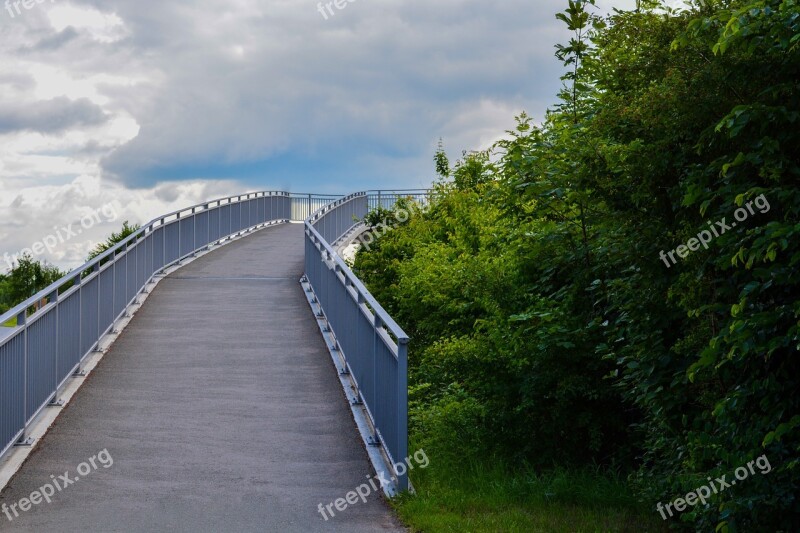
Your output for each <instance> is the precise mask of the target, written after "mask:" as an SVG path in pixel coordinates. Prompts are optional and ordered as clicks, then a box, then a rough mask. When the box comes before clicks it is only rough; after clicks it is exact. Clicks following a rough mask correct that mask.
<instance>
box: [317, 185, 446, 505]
mask: <svg viewBox="0 0 800 533" xmlns="http://www.w3.org/2000/svg"><path fill="white" fill-rule="evenodd" d="M429 194H430V193H429V191H413V192H412V191H372V192H370V193H366V192H361V193H356V194H352V195H350V196H347V197H344V198H342V199H339V200H337V201H335V202H333V203H332V204H330V205H328V206H326V207H324V208H322V209H320V210H319V211H317V212H316V213H315V214H314V215H312V216H311V217H309V218H308V220H306V222H305V233H306V256H305V261H306V278H307V280H308V283H309V284H310V286H311V289H312V290H313V292H314V295H315V298H316V301H317V303H318V304H319V307H320V309H321V310H322V313H323V314H324V319H325V320H326V321H327V325H328V327H329V328H330V331H331V332H332V333H333V336H334V337H335V339H336V346H334V347H332V348H333V349H334V350H335V351H336V352H338V355H339V356H340V358H341V360H342V362H343V364H344V367H345V371H346V372H347V373H348V374H349V375H350V378H351V381H352V383H353V387H354V388H355V394H356V398H357V400H358V401H359V402H362V403H363V404H364V408H365V411H366V412H367V415H368V416H369V419H370V425H371V426H372V431H373V435H371V437H370V440H371V441H372V442H373V443H374V444H380V445H382V446H383V447H384V451H385V453H386V455H387V456H388V459H389V461H390V463H391V465H395V464H398V463H401V462H402V461H403V460H404V459H405V458H406V457H407V456H408V344H409V338H408V335H406V333H405V332H404V331H403V330H402V328H400V326H398V325H397V323H396V322H395V321H394V320H393V319H392V317H391V316H389V314H388V313H387V312H386V311H385V310H384V309H383V307H381V305H380V304H379V303H378V302H377V301H376V300H375V298H374V297H373V296H372V295H371V294H370V293H369V291H368V290H367V288H366V287H365V286H364V284H363V283H362V282H361V280H359V279H358V277H356V275H355V274H354V273H353V271H352V270H350V268H349V267H348V266H347V264H346V263H345V262H344V261H343V260H342V259H341V258H340V257H339V255H338V254H337V253H336V251H335V250H334V248H333V246H334V245H335V243H336V242H337V241H338V240H339V239H340V238H341V237H342V236H344V235H346V234H348V233H349V232H350V230H351V229H353V228H354V226H356V225H358V224H359V221H360V220H361V219H363V218H364V216H365V215H366V214H367V212H368V211H370V210H372V209H375V208H376V207H378V206H381V207H383V208H386V209H388V208H390V207H391V206H392V205H394V203H395V202H397V200H398V199H399V198H406V197H411V198H414V199H415V200H417V201H420V202H424V201H427V199H428V195H429ZM394 477H395V479H396V480H397V489H398V490H399V491H403V490H407V489H408V474H407V472H405V471H403V472H402V473H401V472H397V471H396V470H395V471H394Z"/></svg>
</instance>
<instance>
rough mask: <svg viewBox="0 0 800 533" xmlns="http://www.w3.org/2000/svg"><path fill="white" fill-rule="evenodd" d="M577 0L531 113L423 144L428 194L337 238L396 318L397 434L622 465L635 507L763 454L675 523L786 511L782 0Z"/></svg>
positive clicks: (790, 212) (793, 515) (792, 51)
mask: <svg viewBox="0 0 800 533" xmlns="http://www.w3.org/2000/svg"><path fill="white" fill-rule="evenodd" d="M589 4H591V2H581V1H571V2H570V3H569V6H568V8H567V10H566V11H565V12H564V13H563V14H560V15H559V17H558V18H559V19H560V20H562V21H563V22H565V23H566V25H567V27H568V29H570V30H571V31H572V32H573V36H572V38H571V40H570V41H569V42H568V43H567V44H565V45H561V46H559V47H558V48H557V56H558V57H559V58H560V59H561V60H562V61H563V62H564V64H565V67H566V68H567V70H568V71H567V74H565V76H564V77H563V78H562V79H563V80H564V82H565V86H564V90H563V91H562V92H561V95H560V97H561V103H560V104H558V105H556V106H554V108H553V109H552V110H551V111H550V112H549V113H548V115H547V117H546V120H545V121H544V122H543V123H542V124H541V125H534V123H533V121H532V120H531V119H530V117H528V116H526V115H522V116H520V117H519V118H518V122H517V127H516V128H515V129H514V130H513V131H511V132H510V135H509V138H508V139H507V140H504V141H501V142H499V143H498V144H497V145H496V146H495V147H494V149H493V150H492V151H491V152H482V153H470V154H467V153H465V156H464V159H463V160H461V161H459V162H457V163H456V164H455V166H454V167H453V168H452V169H451V168H450V164H449V161H447V160H446V158H442V155H443V152H442V151H441V149H440V150H439V152H438V153H437V156H436V158H435V162H436V170H437V173H439V174H440V176H441V178H442V180H441V181H440V182H439V183H437V184H436V185H435V188H436V195H435V201H434V203H433V205H432V207H431V209H429V210H428V211H427V212H426V213H420V214H417V215H415V216H413V217H412V218H411V220H409V222H408V223H407V224H406V225H405V226H403V227H401V228H398V229H397V230H396V231H393V232H388V233H386V234H385V235H383V236H382V237H380V238H379V239H378V240H377V241H376V242H374V243H373V244H372V246H371V247H370V249H369V250H368V251H363V252H361V253H359V254H358V256H357V258H356V263H355V267H356V269H357V270H358V272H359V275H361V276H362V279H365V280H366V281H367V284H368V286H369V287H370V289H371V290H373V291H374V294H375V295H376V296H377V297H378V299H379V301H381V302H382V303H383V304H384V306H385V307H387V309H388V310H389V312H390V313H392V314H393V316H395V318H397V319H398V321H399V322H400V323H401V324H402V325H403V326H404V328H405V329H406V330H407V331H408V332H409V333H410V334H411V336H412V338H413V343H412V346H411V350H412V351H411V354H410V372H411V383H412V388H411V394H410V403H411V429H412V434H413V435H414V438H415V439H416V440H417V441H418V442H420V443H421V444H424V445H425V446H426V449H429V452H430V454H431V457H432V461H436V460H439V461H442V462H443V463H445V464H448V465H457V464H458V462H459V460H465V459H473V460H477V461H480V458H486V457H494V458H500V459H501V460H502V461H505V462H508V464H511V465H521V464H531V465H533V466H535V467H537V468H542V467H545V466H547V465H552V464H557V465H562V466H564V465H573V466H575V465H586V464H601V465H620V466H621V467H623V468H632V469H634V472H635V473H634V475H633V476H632V481H633V482H634V483H635V484H636V486H637V487H638V490H639V493H640V495H641V497H642V498H643V499H644V501H646V502H648V503H649V504H650V505H652V506H653V507H654V505H655V503H656V502H657V501H664V502H666V501H670V500H672V499H673V498H675V497H677V496H680V495H683V494H686V493H687V492H688V491H690V490H693V489H694V488H696V487H698V486H700V485H703V484H705V483H706V480H707V478H708V477H709V476H713V477H716V476H720V475H722V474H730V472H732V471H733V470H734V469H735V468H736V467H738V466H740V465H743V464H746V463H747V462H748V461H750V460H752V459H754V458H756V457H758V456H760V455H763V454H766V455H767V457H768V458H769V460H770V462H771V464H772V466H773V469H772V471H771V472H770V473H769V474H765V475H755V476H750V477H749V478H748V479H747V480H746V481H743V482H740V483H739V484H737V485H736V486H735V487H733V488H731V489H728V490H726V491H723V492H720V493H719V494H715V495H713V496H712V498H711V500H710V504H709V505H707V506H704V505H698V506H695V507H690V508H689V509H688V510H687V511H686V512H684V513H682V514H681V515H680V517H679V518H674V519H672V521H671V524H672V526H673V527H678V528H686V529H695V530H698V531H708V530H714V529H717V530H719V531H731V532H734V531H751V530H759V531H761V530H764V531H766V530H773V531H793V530H796V526H797V524H799V523H800V504H799V503H798V495H800V479H798V476H797V474H796V472H797V468H798V460H799V459H798V457H800V398H798V396H797V394H796V393H795V391H796V390H798V389H800V362H799V361H800V358H798V351H800V332H799V331H798V329H799V328H800V321H799V320H800V275H798V274H797V272H798V263H800V222H798V221H800V188H798V184H800V161H799V160H798V155H799V154H800V128H798V123H800V86H799V85H800V50H799V49H798V42H800V37H799V36H798V35H800V6H799V5H798V2H796V0H760V1H741V0H725V1H720V2H697V3H696V4H691V5H689V6H687V8H686V9H681V10H672V9H664V8H663V6H662V5H661V4H660V3H659V2H655V1H653V2H649V1H648V2H641V3H640V5H639V6H638V9H637V10H636V11H633V12H622V11H616V12H614V13H613V14H612V15H610V16H609V17H607V18H606V19H604V20H599V19H597V18H596V17H594V16H592V15H591V14H590V13H589V12H588V9H590V6H589ZM440 154H441V155H440ZM757 199H760V200H757ZM754 206H758V207H757V209H754ZM737 209H745V210H750V214H749V215H748V216H747V217H746V219H745V220H740V221H738V226H737V227H735V228H733V229H732V230H731V231H728V232H726V233H724V234H722V235H719V236H718V237H715V238H714V239H713V241H712V242H711V243H710V245H709V247H708V248H707V249H704V248H700V249H698V250H697V251H694V252H692V254H690V255H689V256H688V257H686V258H685V259H684V260H682V261H680V262H678V263H677V264H676V265H674V266H671V267H666V266H665V265H664V263H663V262H661V260H660V259H659V252H660V251H669V250H673V249H675V248H676V247H677V245H679V244H680V243H684V242H687V241H688V239H690V238H691V237H694V236H695V235H697V234H698V233H699V232H700V231H702V230H705V229H708V228H709V224H713V223H714V222H715V221H719V220H722V219H723V218H726V219H727V220H728V222H730V221H732V220H734V213H735V212H736V210H737Z"/></svg>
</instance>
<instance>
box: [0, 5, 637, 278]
mask: <svg viewBox="0 0 800 533" xmlns="http://www.w3.org/2000/svg"><path fill="white" fill-rule="evenodd" d="M599 3H600V4H601V6H602V7H601V9H602V10H605V11H607V10H608V9H610V6H611V5H612V3H613V4H614V5H617V6H619V7H629V6H627V5H626V4H631V3H632V0H625V1H624V2H611V0H603V1H601V2H599ZM347 6H348V7H347V8H346V9H344V10H341V11H337V12H336V14H335V16H333V17H328V19H327V20H326V19H325V18H324V17H322V16H321V15H320V13H319V12H318V11H317V2H316V1H313V0H309V1H308V2H298V1H297V0H194V1H193V2H190V3H187V2H149V3H144V4H143V3H142V2H141V1H134V0H57V1H56V2H54V3H50V2H44V3H42V4H36V6H35V8H33V9H30V10H27V11H25V12H24V13H22V14H21V15H18V16H16V17H14V18H13V19H12V18H10V17H8V16H6V15H7V14H6V13H5V11H0V26H2V29H1V30H0V35H2V37H0V54H2V56H3V62H2V63H0V102H3V103H2V104H0V210H2V212H3V215H0V246H2V248H3V249H4V250H9V251H10V250H13V249H16V248H17V247H18V246H24V245H25V244H26V242H29V241H31V240H33V239H36V238H38V237H37V235H39V234H40V233H41V232H42V231H44V230H45V229H46V226H47V224H49V223H50V222H49V221H50V218H51V217H52V218H53V219H54V220H55V222H53V223H56V222H59V221H63V220H64V218H65V217H66V218H69V217H74V216H75V215H78V214H79V211H80V210H81V209H84V208H93V207H94V208H96V207H98V206H99V205H102V204H103V203H105V202H106V201H107V199H108V198H112V199H114V200H115V201H116V202H118V204H119V205H118V207H119V209H120V212H121V213H123V215H121V216H123V217H129V218H131V219H132V220H136V221H143V220H144V218H146V217H147V216H151V215H152V216H155V215H156V214H157V213H156V211H157V210H158V209H172V208H174V207H179V206H178V205H176V204H177V203H179V202H181V201H184V202H189V203H195V202H200V201H202V200H204V199H207V198H206V197H204V195H206V194H210V193H212V192H213V193H214V194H215V195H217V196H224V195H227V194H238V193H240V192H242V190H240V189H242V188H246V189H250V190H256V189H285V190H286V189H288V190H295V191H302V192H316V191H319V192H349V191H352V190H357V189H367V188H377V187H383V188H392V187H421V186H425V185H427V184H428V183H430V180H431V179H432V178H433V165H432V161H431V158H432V155H433V152H434V150H435V148H436V143H437V141H438V139H439V138H440V137H442V138H443V139H444V142H445V146H446V147H447V148H448V151H449V153H450V154H449V155H450V156H451V158H456V157H458V156H460V154H461V151H462V150H470V149H476V148H485V147H487V146H489V145H490V144H491V143H492V142H493V141H495V140H496V139H498V138H500V137H501V136H502V135H503V134H504V132H505V130H508V129H510V128H513V126H514V122H513V117H514V115H516V114H518V113H520V112H521V111H527V112H528V113H529V114H530V115H532V116H533V117H534V119H536V120H541V119H542V118H543V117H544V113H545V110H546V109H547V106H548V105H549V104H551V103H552V102H554V100H555V95H556V93H557V91H558V89H559V87H560V85H561V82H560V81H559V76H560V75H561V73H562V70H563V66H562V65H560V64H559V63H558V62H557V61H556V60H555V59H554V57H553V50H554V48H553V46H554V44H555V43H557V42H564V41H565V40H566V39H568V38H569V35H568V33H567V32H566V30H565V28H564V27H563V24H562V23H560V22H559V21H557V20H556V19H555V16H554V15H555V13H556V12H558V11H561V10H563V9H564V8H565V2H564V1H563V0H537V1H536V2H531V1H530V0H503V1H502V2H485V1H483V0H437V1H436V2H430V1H429V0H358V1H357V2H354V3H349V4H347ZM234 187H238V189H234ZM43 198H47V200H43ZM14 205H17V207H12V206H14ZM7 209H9V210H7ZM39 220H41V221H47V224H44V223H41V224H40V223H39V222H37V221H39ZM42 224H44V225H42ZM108 229H110V228H99V229H98V231H100V230H108ZM84 251H85V243H83V244H80V246H78V247H77V248H76V249H75V251H74V252H69V253H68V254H67V255H64V256H59V257H55V258H54V260H58V261H67V262H69V261H73V260H75V258H78V257H79V256H81V254H82V253H83V252H84ZM64 253H66V252H64ZM70 254H71V255H70Z"/></svg>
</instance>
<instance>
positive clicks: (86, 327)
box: [0, 190, 428, 491]
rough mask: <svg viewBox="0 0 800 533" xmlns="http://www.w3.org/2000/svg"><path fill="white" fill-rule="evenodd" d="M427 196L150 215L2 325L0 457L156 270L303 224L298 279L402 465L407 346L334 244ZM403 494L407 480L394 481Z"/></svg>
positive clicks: (313, 198) (247, 201)
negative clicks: (381, 212) (364, 222)
mask: <svg viewBox="0 0 800 533" xmlns="http://www.w3.org/2000/svg"><path fill="white" fill-rule="evenodd" d="M409 197H410V198H413V199H415V200H417V201H419V202H422V203H424V202H426V201H427V199H428V191H420V190H413V191H372V192H370V193H364V192H362V193H356V194H352V195H350V196H346V197H341V196H336V195H319V194H299V193H287V192H257V193H250V194H246V195H240V196H231V197H228V198H223V199H219V200H213V201H210V202H205V203H203V204H199V205H196V206H193V207H189V208H186V209H182V210H179V211H175V212H173V213H170V214H167V215H164V216H161V217H158V218H156V219H154V220H152V221H151V222H148V223H147V224H145V225H144V226H142V227H141V228H140V229H139V230H137V231H136V232H135V233H133V234H132V235H130V236H129V237H127V238H126V239H125V240H123V241H122V242H120V243H119V244H117V245H116V246H114V247H113V248H111V249H109V250H107V251H105V252H104V253H102V254H101V255H99V256H97V257H95V258H94V259H92V260H91V261H89V262H87V263H86V264H84V265H82V266H81V267H79V268H77V269H75V270H73V271H72V272H70V273H69V274H68V275H66V276H65V277H63V278H61V279H60V280H58V281H56V282H55V283H53V284H52V285H50V286H48V287H47V288H45V289H44V290H42V291H40V292H39V293H37V294H35V295H33V296H31V297H30V298H28V299H27V300H25V301H24V302H22V303H20V304H19V305H17V306H16V307H14V308H13V309H11V310H10V311H8V312H7V313H5V314H3V315H2V316H0V324H3V323H6V322H8V321H9V320H13V319H14V318H16V321H17V325H16V327H14V328H13V329H12V330H11V333H10V334H8V335H7V336H6V337H4V338H2V339H0V459H2V458H3V456H4V455H5V454H6V453H7V452H8V450H9V449H10V448H11V447H12V446H14V445H15V444H20V445H24V444H30V442H29V439H27V438H26V437H27V431H28V430H29V429H30V426H31V425H32V424H33V423H34V421H35V420H36V419H37V417H38V415H39V414H40V413H41V412H42V411H43V410H44V409H45V408H47V406H48V405H59V404H58V403H57V402H58V395H59V392H60V391H61V388H62V387H63V386H64V385H65V384H66V383H67V381H68V380H69V379H70V378H71V377H72V376H75V375H80V369H81V365H82V363H83V362H84V361H85V359H86V358H87V357H88V356H89V355H90V354H91V353H92V352H93V351H95V350H97V349H99V344H100V341H101V339H102V338H103V336H104V335H106V334H107V333H109V332H110V331H111V330H112V329H113V328H114V325H115V323H116V322H117V320H119V319H120V318H121V317H122V316H123V315H124V314H125V313H126V309H127V308H128V306H129V305H131V304H132V303H134V302H135V301H136V300H137V297H138V296H139V295H140V294H141V293H142V292H143V291H145V289H146V287H147V285H148V284H149V283H150V282H151V281H152V280H153V279H154V278H155V277H156V276H157V275H159V274H161V273H163V272H164V270H165V269H166V268H168V267H170V266H172V265H175V264H177V263H179V262H181V261H182V260H184V259H186V258H188V257H189V256H192V255H194V254H196V253H197V252H198V251H200V250H202V249H205V248H208V247H210V246H211V245H213V244H215V243H222V242H224V241H225V240H228V239H231V238H233V237H235V236H237V235H240V234H244V233H247V232H250V231H253V230H255V229H258V228H260V227H263V226H266V225H269V224H273V223H281V222H289V221H300V220H304V224H305V268H306V278H307V280H308V282H309V284H310V286H311V288H312V290H313V291H314V294H315V297H316V298H317V301H318V303H319V306H320V309H322V311H323V314H324V316H325V319H326V321H327V324H328V325H329V327H330V329H331V331H332V332H334V335H335V338H336V342H337V344H338V347H337V349H339V350H340V353H341V355H342V356H343V357H344V356H345V355H346V357H344V359H343V360H344V365H345V369H346V371H347V372H348V373H350V375H351V378H352V380H353V383H354V384H355V385H356V389H357V392H356V394H357V398H358V399H359V401H360V402H363V404H364V407H365V410H366V412H367V415H368V417H369V420H370V424H371V426H372V428H373V434H372V436H371V438H372V441H373V443H374V444H380V445H382V446H383V450H384V452H385V453H386V455H387V457H388V458H389V460H390V461H391V463H392V464H396V463H398V462H401V461H403V460H404V459H405V458H406V457H407V455H408V342H409V339H408V336H407V335H406V334H405V333H404V332H403V330H402V329H401V328H400V327H399V326H398V325H397V324H396V323H395V321H394V320H393V319H392V317H390V316H389V314H388V313H387V312H386V311H385V310H384V309H383V307H381V305H380V304H379V303H378V302H377V301H376V300H375V298H373V296H372V295H371V294H370V293H369V291H368V290H367V289H366V287H365V286H364V285H363V283H362V282H361V281H360V280H359V279H358V278H357V277H356V276H355V274H353V272H352V271H351V270H350V268H349V267H348V266H347V265H346V264H345V262H344V261H343V260H342V259H341V258H340V257H339V256H338V255H337V254H336V253H335V251H334V249H333V247H332V245H333V244H334V243H336V242H337V241H338V240H339V239H340V238H341V237H342V236H343V235H345V234H347V233H348V232H349V231H350V230H351V229H352V228H353V227H354V226H355V225H357V224H358V223H359V221H360V220H361V219H363V217H364V216H365V215H366V214H367V212H368V211H369V210H371V209H375V208H376V207H378V206H382V207H384V208H387V209H388V208H391V207H392V206H393V205H394V203H395V202H397V200H398V199H400V198H409ZM396 474H397V473H396V472H395V476H396V479H397V488H398V489H399V490H401V491H402V490H405V489H407V488H408V477H407V474H405V473H404V474H402V475H396Z"/></svg>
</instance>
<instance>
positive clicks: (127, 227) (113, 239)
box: [86, 220, 141, 261]
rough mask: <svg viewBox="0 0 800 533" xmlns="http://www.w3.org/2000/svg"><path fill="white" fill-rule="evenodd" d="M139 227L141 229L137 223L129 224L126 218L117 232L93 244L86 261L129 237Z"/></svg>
mask: <svg viewBox="0 0 800 533" xmlns="http://www.w3.org/2000/svg"><path fill="white" fill-rule="evenodd" d="M139 229H141V225H139V224H132V225H131V224H129V223H128V221H127V220H126V221H125V222H123V223H122V229H121V230H119V231H118V232H115V233H112V234H111V235H110V236H109V237H108V238H107V239H106V240H105V242H101V243H100V244H98V245H97V246H95V247H94V248H93V249H92V251H91V252H89V256H88V257H87V258H86V261H91V260H92V259H94V258H95V257H97V256H98V255H101V254H103V252H105V251H106V250H110V249H111V248H113V247H114V246H116V245H117V244H118V243H120V242H122V241H124V240H125V239H127V238H128V237H130V236H131V235H133V234H134V233H136V232H137V231H139Z"/></svg>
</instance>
